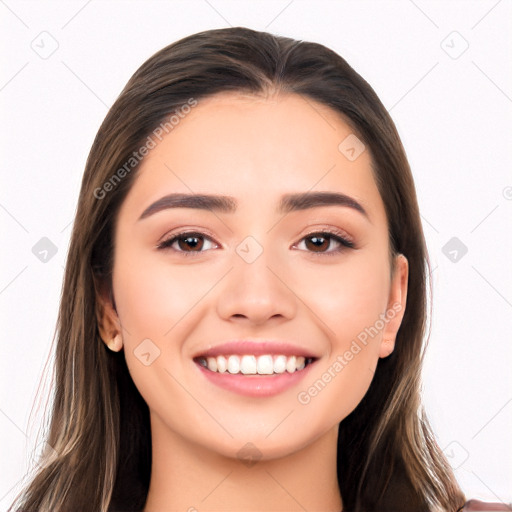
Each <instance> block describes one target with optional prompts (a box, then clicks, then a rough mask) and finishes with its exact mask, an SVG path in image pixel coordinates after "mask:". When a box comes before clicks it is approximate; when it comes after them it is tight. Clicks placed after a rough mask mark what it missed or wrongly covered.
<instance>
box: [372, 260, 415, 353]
mask: <svg viewBox="0 0 512 512" xmlns="http://www.w3.org/2000/svg"><path fill="white" fill-rule="evenodd" d="M408 281H409V262H408V261H407V258H406V257H405V256H404V255H403V254H397V255H396V256H395V257H394V269H393V273H392V275H391V284H390V289H389V298H388V305H387V308H386V312H385V317H384V319H383V321H384V329H383V331H382V341H381V345H380V351H379V357H387V356H389V355H390V354H391V353H392V352H393V350H394V349H395V340H396V335H397V333H398V329H399V328H400V325H401V323H402V319H403V317H404V313H405V305H406V302H407V283H408Z"/></svg>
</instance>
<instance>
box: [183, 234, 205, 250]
mask: <svg viewBox="0 0 512 512" xmlns="http://www.w3.org/2000/svg"><path fill="white" fill-rule="evenodd" d="M198 240H199V237H197V236H187V237H186V238H182V239H181V241H183V242H184V244H186V245H188V246H189V247H188V248H194V249H195V248H197V247H199V249H200V248H201V247H202V244H201V243H199V242H198ZM181 249H183V247H181Z"/></svg>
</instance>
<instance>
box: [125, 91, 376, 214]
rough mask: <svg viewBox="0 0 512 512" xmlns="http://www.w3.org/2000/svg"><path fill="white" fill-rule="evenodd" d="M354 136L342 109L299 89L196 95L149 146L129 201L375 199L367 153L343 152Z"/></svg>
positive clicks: (132, 203)
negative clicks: (212, 196) (311, 195)
mask: <svg viewBox="0 0 512 512" xmlns="http://www.w3.org/2000/svg"><path fill="white" fill-rule="evenodd" d="M354 137H355V134H354V133H353V129H352V128H351V127H350V126H349V125H348V124H347V122H346V121H345V120H344V119H343V117H342V116H341V115H340V114H339V113H337V112H336V111H334V110H333V109H331V108H329V107H327V106H326V105H323V104H321V103H318V102H316V101H314V100H312V99H310V98H306V97H304V96H302V95H297V94H278V95H272V96H265V97H259V96H254V95H249V94H241V93H222V94H218V95H215V96H213V97H210V98H206V99H203V100H200V101H199V102H198V104H197V106H195V107H194V108H192V109H191V110H190V112H189V113H188V114H186V115H185V116H183V117H182V118H181V119H180V121H179V123H178V124H177V125H175V126H174V127H173V129H172V130H171V131H170V132H169V133H168V134H167V135H165V136H164V137H163V138H162V140H161V141H159V142H158V143H157V144H156V147H155V148H154V149H151V150H150V151H149V153H148V154H147V156H146V157H145V158H144V160H143V161H142V163H141V165H140V167H139V169H138V171H137V178H136V180H135V182H134V185H133V187H132V190H131V191H130V193H129V194H128V197H127V199H126V202H129V203H130V204H131V205H133V206H135V205H136V204H137V203H140V202H147V201H150V200H154V199H157V198H158V197H159V196H162V195H164V193H169V192H182V193H191V192H194V193H218V194H226V195H233V196H235V197H240V198H244V199H245V200H246V201H251V200H252V201H259V202H260V204H261V203H262V201H263V200H264V199H265V200H270V199H271V198H275V199H276V201H277V198H278V197H279V196H280V195H281V194H283V193H284V192H308V191H312V190H333V191H339V192H343V193H345V194H349V195H351V196H353V197H354V198H356V199H357V200H360V201H361V202H362V203H363V204H365V203H372V202H379V200H380V196H379V193H378V190H377V188H376V185H375V182H374V179H373V172H372V167H371V165H372V161H371V157H370V154H369V151H366V150H365V151H363V152H362V153H361V154H360V155H359V156H358V157H357V158H356V159H349V158H347V155H346V153H345V152H344V149H346V148H345V147H344V146H345V145H346V144H345V145H344V141H346V140H349V141H352V140H353V138H354ZM347 138H348V139H347ZM355 140H356V141H357V140H358V139H355ZM340 144H341V146H340ZM356 149H358V150H359V149H360V148H356ZM141 211H142V210H141V207H137V212H134V215H135V213H139V215H140V213H141Z"/></svg>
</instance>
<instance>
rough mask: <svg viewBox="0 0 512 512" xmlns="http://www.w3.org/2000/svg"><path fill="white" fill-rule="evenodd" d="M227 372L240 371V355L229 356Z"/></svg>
mask: <svg viewBox="0 0 512 512" xmlns="http://www.w3.org/2000/svg"><path fill="white" fill-rule="evenodd" d="M228 372H229V373H239V372H240V357H238V356H229V359H228Z"/></svg>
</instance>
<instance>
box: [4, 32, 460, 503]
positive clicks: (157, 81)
mask: <svg viewBox="0 0 512 512" xmlns="http://www.w3.org/2000/svg"><path fill="white" fill-rule="evenodd" d="M276 90H277V91H282V92H284V93H295V94H299V95H301V96H302V97H304V98H306V99H307V98H310V99H313V100H316V101H317V102H320V103H322V104H325V105H327V106H329V107H330V108H332V109H334V110H335V111H337V112H338V113H339V114H340V115H341V116H343V119H345V120H346V122H347V123H349V124H350V125H351V127H352V129H353V130H354V132H355V133H356V134H357V136H358V137H359V138H360V139H361V140H362V141H363V142H364V144H365V145H366V147H367V148H368V149H369V151H370V153H371V156H372V163H373V173H374V177H375V180H376V183H377V185H378V188H379V191H380V194H381V196H382V199H383V202H384V205H385V209H386V214H387V220H388V225H389V239H390V246H391V249H392V251H393V254H397V253H402V254H404V255H405V257H406V258H407V259H408V261H409V286H408V297H407V307H406V311H405V316H404V318H403V321H402V325H401V327H400V330H399V332H398V335H397V339H396V345H395V350H394V352H393V353H392V354H391V355H390V356H389V357H387V358H384V359H380V360H379V363H378V366H377V369H376V372H375V376H374V379H373V381H372V383H371V385H370V388H369V390H368V392H367V393H366V395H365V396H364V398H363V399H362V401H361V402H360V404H359V405H358V406H357V407H356V409H355V410H354V411H353V412H352V413H351V414H350V415H349V416H348V417H347V418H345V419H344V420H343V421H342V422H341V423H340V425H339V436H338V439H339V441H338V459H337V460H338V480H339V486H340V491H341V495H342V499H343V505H344V510H346V511H347V512H348V511H353V512H361V511H365V512H368V511H372V510H378V511H380V512H382V511H398V510H400V511H414V512H419V511H427V510H439V509H441V510H446V511H455V510H456V509H458V508H459V507H461V506H462V505H463V503H464V501H465V497H464V495H463V493H462V491H461V490H460V488H459V486H458V485H457V482H456V481H455V478H454V476H453V473H452V470H451V468H450V466H449V464H448V462H447V460H446V459H445V457H444V456H443V453H442V451H441V450H440V448H439V446H438V445H437V443H436V441H435V438H434V435H433V433H432V431H431V429H430V426H429V423H428V420H427V418H426V417H425V414H424V411H423V407H422V405H421V403H420V370H421V365H422V359H423V353H424V348H425V343H426V341H425V337H426V336H425V334H426V332H425V331H426V313H427V311H426V309H427V288H428V282H429V281H428V279H427V277H428V273H429V263H428V257H427V253H426V248H425V241H424V236H423V231H422V226H421V221H420V215H419V211H418V204H417V199H416V192H415V188H414V183H413V179H412V176H411V171H410V168H409V164H408V162H407V158H406V155H405V152H404V149H403V147H402V144H401V142H400V139H399V136H398V133H397V130H396V128H395V125H394V123H393V121H392V120H391V118H390V116H389V114H388V112H387V111H386V109H385V108H384V106H383V105H382V103H381V102H380V100H379V99H378V97H377V96H376V94H375V92H374V91H373V89H372V88H371V87H370V86H369V85H368V83H367V82H366V81H365V80H364V79H363V78H361V77H360V76H359V75H358V74H357V73H356V72H355V71H354V70H353V69H352V68H351V67H350V66H349V65H348V64H347V62H345V60H344V59H343V58H341V57H340V56H339V55H337V54H336V53H335V52H333V51H332V50H330V49H328V48H326V47H324V46H322V45H320V44H316V43H311V42H304V41H297V40H294V39H291V38H287V37H278V36H274V35H271V34H269V33H265V32H257V31H254V30H250V29H247V28H243V27H236V28H227V29H217V30H208V31H204V32H200V33H197V34H194V35H191V36H189V37H185V38H183V39H181V40H179V41H177V42H175V43H173V44H171V45H169V46H167V47H166V48H164V49H162V50H160V51H159V52H157V53H156V54H155V55H153V56H152V57H151V58H149V59H148V60H147V61H146V62H145V63H144V64H143V65H142V66H141V67H140V68H139V69H138V70H137V71H136V72H135V74H134V75H133V76H132V77H131V79H130V80H129V82H128V83H127V85H126V86H125V88H124V90H123V91H122V92H121V94H120V96H119V97H118V98H117V100H116V101H115V102H114V104H113V105H112V107H111V109H110V110H109V112H108V114H107V116H106V118H105V120H104V122H103V123H102V125H101V127H100V129H99V131H98V134H97V136H96V138H95V140H94V143H93V145H92V148H91V151H90V154H89V157H88V160H87V164H86V168H85V172H84V176H83V181H82V187H81V191H80V196H79V200H78V208H77V212H76V219H75V222H74V225H73V232H72V235H71V243H70V247H69V253H68V257H67V263H66V269H65V277H64V284H63V290H62V298H61V303H60V309H59V316H58V321H57V329H56V339H57V345H56V361H55V366H54V368H55V377H54V378H55V391H54V400H53V405H52V412H51V422H50V426H49V433H48V437H47V442H48V444H49V445H50V446H51V447H52V448H53V449H54V450H55V451H50V453H48V454H45V455H44V456H43V457H42V460H41V466H40V467H39V468H38V470H37V472H36V473H35V475H34V477H33V478H32V480H31V481H30V484H29V485H27V487H26V489H25V490H24V491H23V492H22V493H20V495H18V497H17V500H16V501H15V503H14V504H13V505H12V506H11V508H10V510H22V511H26V512H35V511H40V512H41V511H45V512H64V511H65V512H69V511H79V510H80V511H94V512H97V511H101V512H107V511H108V512H114V511H137V510H141V509H142V508H143V506H144V503H145V500H146V496H147V492H148V488H149V478H150V469H151V430H150V424H149V410H148V407H147V404H146V403H145V401H144V400H143V399H142V397H141V395H140V394H139V392H138V391H137V388H136V387H135V385H134V383H133V381H132V379H131V377H130V375H129V372H128V369H127V366H126V362H125V359H124V355H123V354H122V352H121V353H113V352H111V351H109V350H108V349H107V348H106V347H105V344H104V343H103V341H102V339H101V337H100V334H99V330H98V323H97V312H98V311H97V309H98V300H97V299H98V292H99V289H100V288H101V287H106V288H105V289H107V290H109V291H110V292H111V291H112V288H111V287H112V281H111V277H112V267H113V260H114V253H113V244H112V242H113V234H114V228H115V221H116V216H117V214H118V211H119V207H120V205H121V203H122V202H123V200H124V198H125V197H126V194H127V192H128V191H129V189H130V187H131V185H132V183H133V180H134V177H135V175H136V171H137V168H138V165H137V162H134V161H132V160H130V159H131V158H133V155H134V152H137V150H138V149H139V148H141V147H142V146H143V145H144V144H145V142H146V141H147V140H148V137H149V136H150V135H151V134H152V133H155V129H156V128H157V127H158V126H159V125H161V124H162V123H164V122H165V119H167V118H168V116H169V115H170V114H171V113H173V112H176V111H179V109H180V108H181V109H182V108H183V105H186V104H187V103H189V104H190V100H191V98H192V99H193V100H194V101H200V100H201V98H206V97H208V96H212V95H214V94H216V93H220V92H228V91H234V92H239V91H240V92H246V93H247V92H248V93H251V94H254V95H264V94H267V93H268V92H269V91H276ZM127 162H131V163H130V165H129V166H127V165H126V164H127ZM122 168H124V172H122V173H121V172H119V170H120V169H122ZM115 177H117V178H115ZM114 178H115V179H114ZM107 182H108V183H110V186H105V184H106V183H107Z"/></svg>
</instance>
